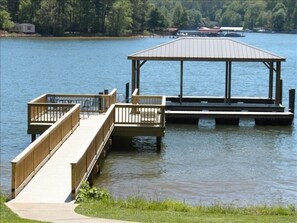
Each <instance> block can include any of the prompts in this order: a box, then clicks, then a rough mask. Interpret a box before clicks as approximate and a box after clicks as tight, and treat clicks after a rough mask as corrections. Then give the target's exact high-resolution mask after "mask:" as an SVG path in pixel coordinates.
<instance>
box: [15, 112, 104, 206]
mask: <svg viewBox="0 0 297 223" xmlns="http://www.w3.org/2000/svg"><path fill="white" fill-rule="evenodd" d="M102 117H103V115H90V117H89V118H86V119H81V121H80V125H79V126H78V127H77V129H76V130H75V131H74V132H73V133H72V135H70V137H69V138H68V139H67V140H66V141H65V142H64V143H63V144H62V146H61V147H60V148H59V149H58V150H57V151H56V153H55V154H54V155H53V156H52V157H51V158H50V159H49V160H48V161H47V163H46V164H45V165H44V166H43V167H42V168H41V169H40V170H39V172H38V173H37V174H36V175H35V176H34V177H33V178H32V180H31V181H30V182H29V183H28V185H27V186H26V187H25V188H24V189H23V190H22V191H21V192H20V193H19V194H18V195H17V197H16V198H15V199H14V200H12V201H11V202H12V203H22V202H24V203H64V202H70V201H71V165H70V162H72V161H73V159H74V157H75V156H76V155H77V154H78V153H79V151H81V150H82V149H84V148H85V147H84V145H85V143H86V141H87V139H88V137H89V136H90V134H91V133H92V132H93V131H95V129H96V128H98V125H102V124H103V118H102Z"/></svg>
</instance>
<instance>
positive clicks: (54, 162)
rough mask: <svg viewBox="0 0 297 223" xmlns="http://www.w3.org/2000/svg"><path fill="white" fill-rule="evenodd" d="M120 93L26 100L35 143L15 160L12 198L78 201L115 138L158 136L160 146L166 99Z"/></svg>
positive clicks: (42, 97)
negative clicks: (120, 98) (127, 97)
mask: <svg viewBox="0 0 297 223" xmlns="http://www.w3.org/2000/svg"><path fill="white" fill-rule="evenodd" d="M116 92H117V91H116V89H115V90H113V91H112V92H111V93H109V94H106V95H74V94H69V95H66V94H64V95H62V94H44V95H41V96H40V97H38V98H36V99H34V100H32V101H31V102H29V103H28V133H29V134H31V135H32V141H33V142H32V143H31V144H30V145H29V146H28V147H27V148H26V149H25V150H24V151H23V152H22V153H20V154H19V155H18V156H17V157H16V158H15V159H14V160H12V162H11V163H12V181H11V192H12V197H13V198H15V199H14V200H13V202H33V203H34V202H39V203H51V202H53V203H55V202H58V203H59V202H67V201H71V200H73V199H75V197H76V195H77V193H78V190H79V188H80V185H81V183H82V182H84V181H86V180H88V179H89V180H91V179H92V176H93V175H94V174H97V173H98V172H100V159H103V158H104V157H105V156H106V152H107V150H108V148H109V146H110V145H111V143H112V137H113V136H118V135H121V136H122V135H126V136H154V137H156V143H157V146H156V149H157V150H160V148H161V139H162V137H163V136H164V131H165V99H164V98H163V97H162V96H140V95H136V93H137V91H136V92H135V95H133V96H132V100H133V101H135V102H140V101H141V104H138V103H137V104H136V103H116V98H117V94H116ZM37 134H38V135H40V136H39V137H38V138H36V135H37Z"/></svg>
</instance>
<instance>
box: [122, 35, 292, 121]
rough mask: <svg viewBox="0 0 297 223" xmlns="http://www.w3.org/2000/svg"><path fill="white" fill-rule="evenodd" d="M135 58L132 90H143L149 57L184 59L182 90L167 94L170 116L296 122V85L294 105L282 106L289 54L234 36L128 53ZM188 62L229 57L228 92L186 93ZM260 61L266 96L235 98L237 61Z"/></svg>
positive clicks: (189, 40) (174, 118) (184, 40)
mask: <svg viewBox="0 0 297 223" xmlns="http://www.w3.org/2000/svg"><path fill="white" fill-rule="evenodd" d="M128 59H130V60H131V61H132V77H131V79H132V80H131V83H132V92H133V91H134V90H135V89H138V90H139V91H141V86H140V83H141V81H140V77H141V67H142V66H143V65H144V64H145V63H146V62H147V61H177V62H179V63H180V80H179V82H180V92H179V95H178V96H168V97H166V121H167V122H175V123H178V122H181V123H197V122H199V118H214V119H215V120H216V124H238V123H239V120H240V119H241V118H247V119H254V120H255V123H256V124H257V125H291V124H292V122H293V119H294V102H295V90H294V89H291V90H290V91H289V110H288V111H285V107H284V106H283V105H282V80H281V62H283V61H285V60H286V59H285V58H284V57H281V56H278V55H275V54H273V53H270V52H267V51H265V50H262V49H258V48H256V47H254V46H250V45H247V44H245V43H241V42H239V41H236V40H233V39H230V38H197V37H196V38H194V37H193V38H191V37H186V38H180V39H177V40H174V41H171V42H168V43H165V44H162V45H159V46H155V47H152V48H149V49H145V50H142V51H139V52H136V53H134V54H132V55H129V56H128ZM184 61H193V62H199V61H210V62H225V64H226V68H225V74H223V75H225V94H224V96H222V97H209V96H184V95H183V78H184ZM233 62H242V63H246V62H260V63H263V64H264V65H265V66H266V67H267V69H268V70H267V75H268V76H269V78H268V81H269V83H268V89H267V95H268V96H267V97H264V98H263V97H232V95H231V92H232V91H231V89H232V63H233Z"/></svg>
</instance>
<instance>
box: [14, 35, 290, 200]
mask: <svg viewBox="0 0 297 223" xmlns="http://www.w3.org/2000/svg"><path fill="white" fill-rule="evenodd" d="M128 59H130V60H131V61H132V75H131V88H132V94H131V97H130V100H128V101H126V103H122V102H118V101H117V90H116V89H114V90H113V91H111V92H110V93H108V92H105V93H104V94H97V95H92V94H83V95H81V94H80V95H79V94H44V95H41V96H39V97H38V98H36V99H34V100H32V101H30V102H29V103H28V116H27V117H28V134H31V135H32V143H31V144H30V145H29V146H28V147H27V148H26V149H25V150H24V151H23V152H22V153H20V154H19V155H18V156H17V157H16V158H15V159H14V160H13V161H12V162H11V164H12V179H11V192H12V197H13V198H14V200H13V201H12V202H37V203H38V202H39V203H49V202H56V203H57V202H58V203H60V202H62V203H63V202H68V201H71V200H73V199H75V197H76V195H77V193H78V191H79V188H80V186H81V184H82V182H84V181H86V180H88V179H89V180H91V179H92V176H93V175H94V174H97V173H98V172H100V160H101V159H102V158H104V157H105V156H106V152H107V150H108V149H109V146H110V145H111V144H112V137H113V136H153V137H156V144H157V146H156V148H157V150H160V148H161V140H162V137H163V136H164V135H165V123H166V122H168V123H169V122H174V123H194V124H197V123H199V119H202V118H212V119H215V121H216V124H232V125H238V123H239V121H240V119H245V118H249V119H254V121H255V124H256V125H291V124H292V122H293V120H294V107H295V90H294V89H291V90H290V91H289V109H288V110H286V108H285V107H284V106H283V105H282V95H283V90H282V80H281V62H283V61H285V58H283V57H279V56H277V55H275V54H272V53H269V52H266V51H264V50H260V49H257V48H255V47H252V46H249V45H246V44H243V43H240V42H237V41H234V40H231V39H226V38H181V39H178V40H174V41H172V42H170V43H166V44H162V45H160V46H156V47H153V48H149V49H146V50H143V51H140V52H137V53H135V54H133V55H130V56H128ZM150 60H154V61H177V62H179V63H180V80H179V84H180V88H179V89H180V91H179V92H178V94H177V96H160V95H141V93H140V92H141V80H140V77H141V75H140V73H141V67H142V66H143V65H144V64H145V63H146V62H147V61H150ZM184 61H192V62H199V61H211V62H224V63H225V64H226V72H225V74H224V77H225V94H224V96H221V97H209V96H185V95H183V77H184ZM235 62H236V63H237V62H240V63H246V62H260V63H262V64H263V65H264V66H266V67H267V68H268V82H269V83H268V89H267V97H265V98H260V97H254V98H251V97H245V96H242V97H234V96H233V95H232V63H235ZM198 72H199V71H198ZM160 75H162V74H160ZM126 90H128V91H129V89H126ZM128 95H129V93H127V95H126V96H127V97H128ZM36 135H40V136H39V137H38V138H37V137H36Z"/></svg>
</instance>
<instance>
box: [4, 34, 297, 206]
mask: <svg viewBox="0 0 297 223" xmlns="http://www.w3.org/2000/svg"><path fill="white" fill-rule="evenodd" d="M170 40H171V39H169V38H167V37H166V38H139V39H118V40H94V39H93V40H92V39H80V40H70V39H51V38H28V39H26V38H23V39H22V38H16V39H13V38H1V40H0V41H1V43H0V47H1V190H2V191H9V188H10V177H11V172H10V161H11V160H12V159H13V158H14V157H15V156H16V155H17V154H19V153H20V152H21V151H22V150H23V149H24V148H26V146H28V145H29V143H30V140H31V137H30V135H27V134H26V131H27V104H26V103H27V102H28V101H30V100H32V99H33V98H35V97H37V96H39V95H41V94H44V93H92V94H97V93H98V92H100V91H103V90H104V89H109V90H110V91H111V90H112V89H113V88H117V89H118V93H119V94H124V92H125V83H127V82H130V78H131V61H129V60H127V55H129V54H132V53H134V52H136V51H138V50H142V49H145V48H147V47H152V46H155V45H158V44H161V43H165V42H168V41H170ZM237 40H239V41H242V42H245V43H248V44H251V45H254V46H256V47H259V48H262V49H265V50H267V51H270V52H273V53H275V54H278V55H280V56H283V57H286V58H287V61H286V62H284V63H282V79H283V87H284V91H283V104H284V105H285V106H286V107H287V106H288V90H289V89H291V88H295V89H297V78H296V76H297V73H296V70H297V64H296V63H297V59H296V55H297V36H296V35H289V34H256V33H247V34H246V37H244V38H239V39H237ZM224 69H225V64H224V63H220V62H216V63H209V62H185V63H184V95H208V96H223V95H224V75H225V70H224ZM232 70H233V77H232V84H233V88H232V95H233V96H262V97H266V96H267V94H268V69H267V68H266V67H265V66H264V64H260V63H246V64H243V63H233V65H232ZM251 74H252V75H251ZM141 75H142V77H141V91H142V94H162V95H178V94H179V63H178V62H148V63H146V64H145V65H144V66H143V67H142V72H141ZM296 104H297V103H296ZM295 123H296V118H295ZM166 127H167V128H166V135H165V137H164V138H163V145H162V150H161V152H160V153H157V152H156V148H155V146H156V142H155V138H150V137H136V138H133V139H131V138H123V139H120V141H119V140H117V141H116V142H115V143H114V145H113V148H112V149H111V150H110V153H109V155H108V157H107V159H106V160H105V164H104V168H103V170H102V174H101V176H100V177H99V178H98V179H97V180H96V182H95V184H96V185H97V186H100V187H105V188H107V190H108V191H110V192H111V193H112V194H113V195H114V196H117V197H127V196H145V197H147V198H149V199H164V198H168V197H170V198H173V199H177V200H181V201H183V202H187V203H192V204H200V203H202V204H212V203H214V202H222V203H233V204H238V205H249V204H269V205H275V204H295V205H297V131H296V129H297V128H296V124H293V125H292V126H286V127H279V126H270V127H269V126H265V127H261V126H255V125H254V123H253V122H252V121H249V120H245V121H242V122H240V125H239V126H215V124H214V121H212V120H201V122H200V123H199V125H174V124H170V125H169V124H168V125H167V126H166Z"/></svg>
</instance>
